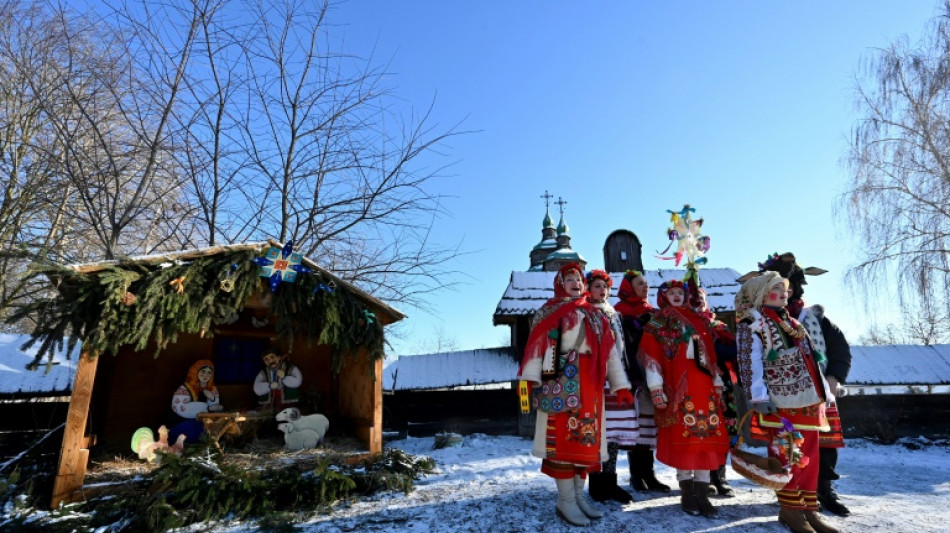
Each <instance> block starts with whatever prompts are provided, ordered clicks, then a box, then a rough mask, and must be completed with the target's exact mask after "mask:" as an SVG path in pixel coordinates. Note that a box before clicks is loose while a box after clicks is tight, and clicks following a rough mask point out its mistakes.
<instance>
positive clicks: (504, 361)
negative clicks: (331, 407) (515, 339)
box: [383, 347, 518, 391]
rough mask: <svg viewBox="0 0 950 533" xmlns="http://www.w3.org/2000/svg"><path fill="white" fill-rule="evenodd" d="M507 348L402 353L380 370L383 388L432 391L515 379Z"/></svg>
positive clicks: (515, 368) (513, 362)
mask: <svg viewBox="0 0 950 533" xmlns="http://www.w3.org/2000/svg"><path fill="white" fill-rule="evenodd" d="M517 375H518V362H517V361H515V360H514V358H513V357H512V356H511V348H508V347H503V348H487V349H483V350H467V351H460V352H445V353H433V354H424V355H410V356H402V357H399V358H398V359H396V360H395V361H393V362H391V363H389V364H388V365H387V366H386V367H385V368H384V369H383V390H385V391H397V390H432V389H444V388H452V387H463V386H473V385H491V384H496V383H508V382H510V381H512V380H514V379H517Z"/></svg>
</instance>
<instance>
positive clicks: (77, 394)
mask: <svg viewBox="0 0 950 533" xmlns="http://www.w3.org/2000/svg"><path fill="white" fill-rule="evenodd" d="M98 363H99V358H98V357H95V358H93V357H90V356H89V354H88V353H86V352H83V353H82V354H81V355H80V356H79V364H78V365H77V366H76V378H75V380H74V381H73V393H72V396H71V397H70V399H69V411H67V413H66V429H65V432H64V434H63V446H62V448H61V449H60V452H59V469H58V470H57V471H56V481H55V483H54V484H53V498H52V507H53V508H54V509H55V508H56V507H58V506H59V504H60V503H61V502H63V501H66V502H69V501H70V500H71V497H72V495H73V493H74V492H75V491H76V489H78V488H80V487H82V483H83V479H85V477H86V465H87V464H88V463H89V449H88V448H87V446H89V442H90V441H88V440H87V439H86V436H85V433H86V420H87V419H88V417H89V403H90V401H91V400H92V385H93V383H94V382H95V379H96V366H97V365H98Z"/></svg>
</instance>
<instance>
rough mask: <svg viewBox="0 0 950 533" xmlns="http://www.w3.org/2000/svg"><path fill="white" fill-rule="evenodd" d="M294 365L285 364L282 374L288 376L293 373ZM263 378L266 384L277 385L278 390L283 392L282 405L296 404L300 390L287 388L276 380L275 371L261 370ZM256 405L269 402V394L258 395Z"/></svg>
mask: <svg viewBox="0 0 950 533" xmlns="http://www.w3.org/2000/svg"><path fill="white" fill-rule="evenodd" d="M294 368H296V367H294V365H293V364H292V363H287V364H286V366H285V368H284V372H285V375H287V376H289V375H290V373H291V372H293V371H294ZM262 372H264V376H265V377H266V378H267V382H268V383H275V382H276V383H277V384H278V385H279V387H278V388H279V389H280V390H282V391H283V392H282V393H281V402H282V403H296V402H297V401H299V400H300V390H299V389H298V388H297V387H287V386H285V385H284V384H283V383H282V382H281V380H280V379H278V378H277V371H272V370H271V369H269V368H265V369H264V370H262ZM257 401H258V403H261V404H266V403H269V402H270V401H271V393H270V391H268V392H267V393H266V394H259V395H258V396H257Z"/></svg>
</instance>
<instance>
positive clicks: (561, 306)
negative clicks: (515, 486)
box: [519, 263, 633, 525]
mask: <svg viewBox="0 0 950 533" xmlns="http://www.w3.org/2000/svg"><path fill="white" fill-rule="evenodd" d="M584 289H585V287H584V274H583V271H582V270H581V268H580V265H578V264H577V263H569V264H567V265H565V266H563V267H561V269H560V270H558V273H557V275H556V276H555V278H554V298H552V299H550V300H548V302H547V303H545V304H544V306H543V307H542V308H541V309H539V310H538V312H537V313H536V314H535V316H534V319H533V320H532V329H531V333H530V334H529V336H528V343H527V345H526V346H525V353H524V358H523V360H522V363H521V371H520V372H519V375H520V377H521V379H523V380H525V381H527V382H528V383H530V384H531V385H532V386H533V389H534V390H533V393H532V396H533V403H534V406H535V408H536V409H537V420H536V425H535V437H534V447H533V449H532V454H533V455H535V456H536V457H541V458H542V459H543V461H542V463H541V471H542V472H543V473H545V474H547V475H549V476H551V477H552V478H554V480H555V482H556V484H557V489H558V499H557V506H556V512H557V515H558V516H560V517H561V518H563V519H564V520H566V521H567V522H569V523H571V524H574V525H588V524H590V518H599V517H601V516H603V514H602V513H601V512H600V511H598V510H597V509H595V508H594V507H593V506H592V505H591V504H590V502H588V501H587V498H586V496H585V495H584V483H585V480H586V477H587V474H588V473H589V472H596V471H599V470H600V464H601V462H602V461H603V460H604V459H606V456H607V449H606V440H605V439H604V380H605V379H608V380H609V381H610V385H611V390H612V392H616V393H618V396H619V397H620V401H621V402H625V403H631V402H632V401H633V395H632V394H631V393H630V383H629V382H628V381H627V377H626V375H625V373H624V370H623V363H622V362H621V360H620V355H619V354H618V353H617V349H616V346H615V344H614V336H613V334H611V330H610V322H609V320H608V319H607V316H606V315H605V314H604V313H603V312H602V311H600V310H599V309H596V308H594V307H593V306H592V305H591V304H590V301H589V300H588V295H587V293H586V292H585V291H584ZM621 389H623V391H621Z"/></svg>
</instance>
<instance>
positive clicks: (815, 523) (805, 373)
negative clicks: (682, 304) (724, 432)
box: [736, 271, 838, 533]
mask: <svg viewBox="0 0 950 533" xmlns="http://www.w3.org/2000/svg"><path fill="white" fill-rule="evenodd" d="M788 295H789V293H788V280H786V279H784V278H782V276H781V275H780V274H779V273H777V272H771V271H770V272H764V273H762V275H760V276H758V277H755V278H752V279H750V280H748V281H746V282H745V283H744V284H743V285H742V288H741V289H740V290H739V293H738V294H737V295H736V314H737V319H738V320H739V326H738V329H737V331H736V342H737V343H738V361H739V380H740V381H741V383H742V386H743V389H745V394H746V398H747V399H748V400H749V405H750V406H751V408H752V409H753V410H754V411H755V412H756V414H755V415H754V416H753V417H752V421H753V423H752V431H753V435H755V434H756V433H758V434H760V435H762V434H764V436H765V437H766V439H767V440H768V441H769V442H773V441H774V440H775V437H776V435H778V433H780V432H782V431H783V430H784V429H785V428H784V427H783V421H782V419H783V418H784V419H786V420H787V421H789V422H791V424H792V426H793V427H794V430H795V431H797V432H799V433H800V434H801V436H802V437H803V442H801V444H800V445H799V449H800V451H801V453H802V455H803V456H804V458H803V460H801V461H799V462H797V464H791V465H790V468H791V472H792V479H791V480H790V481H789V482H788V484H787V485H785V487H783V488H782V490H780V491H777V495H778V501H779V505H780V506H781V510H780V511H779V522H780V523H782V524H783V525H785V526H786V527H788V528H789V529H791V530H792V531H794V532H795V533H814V532H816V531H817V532H818V533H837V532H838V530H837V529H835V528H834V527H832V526H831V525H829V524H828V523H826V522H824V521H823V520H822V518H821V516H820V515H819V513H818V496H817V488H818V469H819V458H818V432H819V430H827V429H828V425H827V420H826V418H825V403H826V401H827V399H828V398H831V397H832V396H831V394H830V392H829V391H828V388H827V384H826V383H825V379H824V378H823V377H822V375H821V369H820V367H819V361H818V360H816V357H815V354H814V353H813V351H812V349H811V345H810V343H809V341H808V335H807V333H806V332H805V328H804V327H803V326H802V325H801V324H799V323H798V321H796V320H795V319H794V318H792V317H790V316H788V312H787V311H786V310H785V306H786V305H787V303H788ZM769 455H771V456H775V457H779V455H778V453H777V447H776V446H770V447H769ZM779 459H780V460H781V459H782V458H781V457H779Z"/></svg>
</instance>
